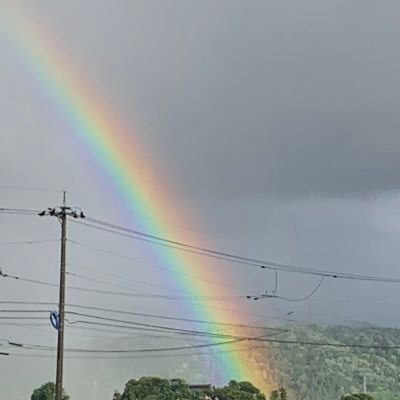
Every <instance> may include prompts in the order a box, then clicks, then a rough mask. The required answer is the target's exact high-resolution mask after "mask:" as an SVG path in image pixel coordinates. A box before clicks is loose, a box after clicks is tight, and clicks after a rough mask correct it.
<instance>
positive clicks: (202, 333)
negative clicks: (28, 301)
mask: <svg viewBox="0 0 400 400" xmlns="http://www.w3.org/2000/svg"><path fill="white" fill-rule="evenodd" d="M67 314H68V315H73V316H79V317H84V318H92V319H96V320H100V321H107V322H112V323H118V324H121V323H122V324H126V325H132V326H135V327H141V328H151V329H160V330H164V331H170V332H174V333H179V334H195V335H200V336H209V337H220V338H221V337H223V338H226V337H229V338H233V337H234V338H239V337H242V336H239V337H238V336H235V335H231V334H222V333H215V332H207V331H198V330H194V329H184V328H176V327H171V326H165V325H157V324H148V323H143V322H135V321H128V320H121V319H117V318H109V317H104V316H99V315H93V314H84V313H79V312H68V311H67ZM70 323H71V324H73V322H70ZM262 329H263V330H266V329H269V330H271V331H274V332H275V333H279V334H280V333H282V332H283V331H286V330H282V329H281V330H279V329H275V330H273V329H270V328H262Z"/></svg>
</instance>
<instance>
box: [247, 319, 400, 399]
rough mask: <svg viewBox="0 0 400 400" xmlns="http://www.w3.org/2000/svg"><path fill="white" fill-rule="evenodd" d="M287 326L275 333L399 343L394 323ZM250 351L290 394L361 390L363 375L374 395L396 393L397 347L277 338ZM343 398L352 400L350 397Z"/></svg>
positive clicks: (321, 395)
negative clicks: (259, 349)
mask: <svg viewBox="0 0 400 400" xmlns="http://www.w3.org/2000/svg"><path fill="white" fill-rule="evenodd" d="M289 329H290V332H288V333H286V334H284V335H282V336H280V337H279V338H280V339H282V340H293V341H303V342H306V341H313V342H324V343H328V342H330V343H332V342H333V343H342V344H351V343H356V344H364V345H372V346H398V345H400V330H397V329H386V328H379V329H376V328H353V327H348V326H327V327H321V326H316V325H290V327H289ZM253 357H254V358H256V360H257V362H258V364H259V367H260V369H262V370H264V371H265V373H266V374H268V376H269V377H270V378H271V380H272V381H273V382H277V383H278V384H279V385H282V386H283V387H285V388H287V389H288V390H289V397H290V398H291V399H295V400H297V399H302V400H321V399H324V400H337V399H339V398H340V397H341V396H344V395H347V394H348V393H357V392H359V391H360V390H362V386H363V379H364V377H365V379H366V382H367V390H368V392H369V393H371V394H372V395H373V397H374V398H375V399H377V400H395V399H399V393H400V349H379V348H377V349H371V348H351V347H345V348H338V347H323V346H307V345H301V344H298V345H293V344H290V345H289V344H279V345H277V346H274V347H272V346H266V348H265V350H264V351H262V352H261V353H260V352H254V354H253ZM343 399H344V400H350V399H351V400H353V398H349V397H344V398H343ZM364 399H365V400H367V399H368V398H366V397H364V398H363V400H364ZM354 400H355V399H354ZM357 400H361V399H360V398H357Z"/></svg>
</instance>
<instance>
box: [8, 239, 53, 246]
mask: <svg viewBox="0 0 400 400" xmlns="http://www.w3.org/2000/svg"><path fill="white" fill-rule="evenodd" d="M59 241H60V239H38V240H21V241H0V245H20V244H41V243H54V242H59Z"/></svg>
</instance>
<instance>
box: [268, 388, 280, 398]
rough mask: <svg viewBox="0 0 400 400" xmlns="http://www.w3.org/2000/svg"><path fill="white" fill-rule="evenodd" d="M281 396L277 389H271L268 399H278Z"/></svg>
mask: <svg viewBox="0 0 400 400" xmlns="http://www.w3.org/2000/svg"><path fill="white" fill-rule="evenodd" d="M280 398H281V396H280V394H279V392H278V391H277V390H273V391H272V392H271V396H269V399H270V400H280Z"/></svg>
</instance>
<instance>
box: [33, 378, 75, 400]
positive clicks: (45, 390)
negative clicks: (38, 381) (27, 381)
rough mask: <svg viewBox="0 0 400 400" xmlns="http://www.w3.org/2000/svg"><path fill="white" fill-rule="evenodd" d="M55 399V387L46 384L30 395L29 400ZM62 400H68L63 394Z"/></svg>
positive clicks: (49, 383)
mask: <svg viewBox="0 0 400 400" xmlns="http://www.w3.org/2000/svg"><path fill="white" fill-rule="evenodd" d="M55 397H56V385H55V384H54V383H53V382H47V383H45V384H44V385H42V386H40V387H39V388H37V389H35V390H34V391H33V393H32V396H31V400H54V399H55ZM63 400H69V396H68V395H67V394H66V393H65V392H63Z"/></svg>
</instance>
